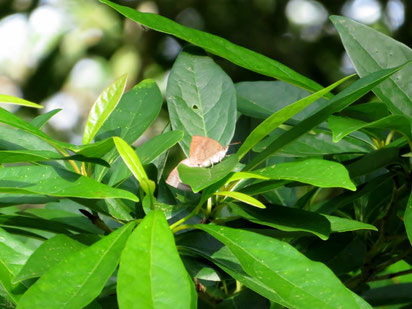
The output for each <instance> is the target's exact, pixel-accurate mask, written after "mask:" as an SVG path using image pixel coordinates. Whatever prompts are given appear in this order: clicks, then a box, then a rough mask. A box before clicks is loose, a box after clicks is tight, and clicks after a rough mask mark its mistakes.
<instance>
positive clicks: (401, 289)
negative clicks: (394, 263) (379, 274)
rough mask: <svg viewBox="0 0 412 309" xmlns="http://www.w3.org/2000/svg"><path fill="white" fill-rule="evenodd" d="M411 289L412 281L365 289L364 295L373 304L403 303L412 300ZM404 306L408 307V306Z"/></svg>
mask: <svg viewBox="0 0 412 309" xmlns="http://www.w3.org/2000/svg"><path fill="white" fill-rule="evenodd" d="M411 290H412V283H401V284H391V285H388V286H383V287H379V288H375V289H371V290H368V291H365V292H363V293H362V297H363V298H365V300H367V301H368V302H370V304H371V305H373V306H379V307H380V306H388V305H397V304H399V305H401V304H405V303H410V302H412V294H411ZM396 307H397V308H402V307H400V306H396ZM396 307H395V308H396ZM403 308H405V309H407V308H408V306H406V307H403Z"/></svg>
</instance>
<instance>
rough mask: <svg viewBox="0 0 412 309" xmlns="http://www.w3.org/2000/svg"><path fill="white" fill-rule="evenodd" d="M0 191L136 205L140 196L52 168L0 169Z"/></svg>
mask: <svg viewBox="0 0 412 309" xmlns="http://www.w3.org/2000/svg"><path fill="white" fill-rule="evenodd" d="M29 176H30V177H29ZM0 192H5V193H25V194H32V193H36V194H42V195H51V196H60V197H61V196H70V197H81V198H86V199H105V198H124V199H128V200H131V201H135V202H137V201H138V200H139V199H138V198H137V196H135V195H134V194H132V193H130V192H127V191H125V190H120V189H115V188H112V187H109V186H107V185H105V184H102V183H99V182H97V181H95V180H93V179H91V178H89V177H86V176H82V175H79V174H75V173H72V172H69V171H66V170H63V169H59V168H54V167H51V166H16V167H7V168H1V169H0Z"/></svg>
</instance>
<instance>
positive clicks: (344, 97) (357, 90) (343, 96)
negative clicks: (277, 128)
mask: <svg viewBox="0 0 412 309" xmlns="http://www.w3.org/2000/svg"><path fill="white" fill-rule="evenodd" d="M402 67H403V65H401V66H398V67H396V68H392V69H385V70H381V71H378V72H375V73H372V74H369V75H367V76H365V77H363V78H361V79H359V80H357V81H355V82H354V83H353V84H351V85H350V86H349V87H347V88H345V89H344V90H343V91H342V92H340V93H339V94H337V95H336V96H334V97H333V98H332V99H331V100H330V101H329V105H327V106H325V107H324V108H323V109H322V110H320V111H319V112H317V113H316V114H314V115H312V116H310V117H309V118H307V119H305V120H303V121H302V122H300V123H299V124H298V125H296V126H295V127H293V129H291V130H290V131H288V132H286V133H284V134H282V135H281V136H280V137H278V138H277V139H275V140H274V141H273V142H272V143H271V144H270V145H269V146H268V147H267V148H266V149H265V150H264V151H262V152H261V153H260V154H258V155H257V156H255V157H254V158H253V159H252V160H251V162H250V163H249V164H248V165H247V166H246V168H245V169H246V170H251V169H253V168H254V167H256V166H257V165H259V164H260V163H262V162H263V161H265V160H266V159H267V158H268V157H270V156H271V155H273V154H274V153H275V152H276V151H278V150H279V149H281V148H282V147H284V146H285V145H287V144H289V143H290V142H292V141H293V140H295V139H297V138H298V137H300V136H301V135H303V134H304V133H306V132H308V131H309V130H311V129H312V128H314V127H316V126H317V125H319V124H321V123H322V122H323V121H325V120H326V119H327V118H328V117H329V115H331V114H333V113H336V112H339V111H341V110H342V109H344V108H345V107H347V106H349V105H350V104H352V103H353V102H355V101H356V100H357V99H359V98H361V97H362V96H363V95H365V94H366V93H368V92H369V91H370V90H371V89H372V88H373V87H375V86H376V85H378V84H379V83H381V82H382V81H384V80H385V79H387V78H388V77H390V76H391V75H392V74H394V73H396V72H397V71H399V70H400V69H401V68H402Z"/></svg>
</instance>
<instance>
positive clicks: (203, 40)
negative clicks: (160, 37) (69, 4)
mask: <svg viewBox="0 0 412 309" xmlns="http://www.w3.org/2000/svg"><path fill="white" fill-rule="evenodd" d="M100 1H101V2H103V3H105V4H107V5H109V6H111V7H112V8H114V9H115V10H116V11H118V12H119V13H120V14H122V15H124V16H126V17H127V18H130V19H131V20H134V21H135V22H137V23H140V24H142V25H144V26H146V27H148V28H151V29H153V30H156V31H159V32H163V33H166V34H170V35H174V36H175V37H177V38H179V39H182V40H185V41H187V42H189V43H191V44H193V45H197V46H199V47H201V48H203V49H205V50H206V51H208V52H210V53H212V54H215V55H217V56H219V57H222V58H225V59H227V60H229V61H230V62H233V63H234V64H237V65H238V66H241V67H244V68H246V69H248V70H251V71H253V72H257V73H259V74H263V75H266V76H270V77H274V78H276V79H280V80H283V81H286V82H289V83H291V84H295V85H296V86H299V87H302V88H305V89H307V90H311V91H317V90H319V89H322V87H321V86H320V85H319V84H317V83H316V82H314V81H312V80H310V79H309V78H307V77H304V76H302V75H300V74H299V73H297V72H295V71H294V70H292V69H290V68H288V67H287V66H285V65H283V64H281V63H279V62H277V61H275V60H272V59H270V58H268V57H265V56H263V55H261V54H259V53H256V52H254V51H251V50H249V49H246V48H244V47H241V46H238V45H235V44H233V43H231V42H229V41H228V40H225V39H223V38H220V37H218V36H215V35H213V34H209V33H205V32H202V31H199V30H196V29H192V28H188V27H185V26H182V25H179V24H178V23H176V22H174V21H172V20H170V19H167V18H165V17H163V16H159V15H156V14H151V13H142V12H139V11H136V10H134V9H132V8H129V7H126V6H122V5H118V4H115V3H113V2H111V1H108V0H100Z"/></svg>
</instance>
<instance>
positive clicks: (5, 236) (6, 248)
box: [0, 228, 32, 304]
mask: <svg viewBox="0 0 412 309" xmlns="http://www.w3.org/2000/svg"><path fill="white" fill-rule="evenodd" d="M31 253H32V251H31V250H30V249H29V248H28V247H26V246H25V245H24V244H23V243H21V242H20V241H19V240H17V239H16V238H15V237H14V236H12V235H11V234H9V233H7V232H6V231H5V230H3V229H1V228H0V295H1V296H3V297H4V298H5V299H6V300H7V302H10V303H13V304H16V303H17V302H18V300H19V298H20V296H21V294H22V293H23V292H24V291H25V287H24V286H23V285H22V284H13V283H12V281H13V279H14V277H15V276H16V275H17V273H18V272H19V271H20V269H21V268H22V266H23V265H24V263H25V262H26V261H27V259H28V257H29V256H30V255H31Z"/></svg>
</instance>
